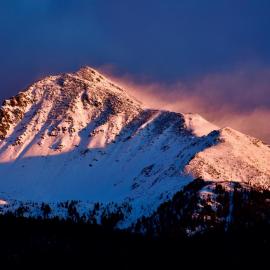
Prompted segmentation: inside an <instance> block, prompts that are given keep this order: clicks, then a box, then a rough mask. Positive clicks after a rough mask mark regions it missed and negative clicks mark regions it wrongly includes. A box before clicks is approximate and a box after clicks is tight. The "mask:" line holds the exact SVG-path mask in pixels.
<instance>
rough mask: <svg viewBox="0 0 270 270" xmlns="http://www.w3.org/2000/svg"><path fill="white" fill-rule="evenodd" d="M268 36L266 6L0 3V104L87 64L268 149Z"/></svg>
mask: <svg viewBox="0 0 270 270" xmlns="http://www.w3.org/2000/svg"><path fill="white" fill-rule="evenodd" d="M269 29H270V1H268V0H260V1H258V0H203V1H202V0H197V1H196V0H166V1H165V0H163V1H162V0H147V1H145V0H134V1H133V0H39V1H37V0H0V82H1V83H0V101H2V100H3V99H5V98H8V97H10V96H12V95H14V94H16V93H17V92H18V91H20V90H22V89H25V88H26V87H27V86H28V85H29V84H31V83H32V82H33V81H35V80H37V79H39V78H41V77H44V76H46V75H49V74H56V73H62V72H70V71H75V70H77V69H79V67H81V66H84V65H89V66H92V67H96V68H97V69H99V70H101V71H103V72H105V73H106V74H108V75H109V76H111V77H113V78H115V79H116V80H118V81H119V82H120V83H123V84H125V85H126V86H127V87H128V88H130V89H131V91H132V92H133V93H134V95H136V96H137V97H138V98H140V99H143V101H144V102H145V103H147V104H149V105H150V106H160V107H164V108H169V109H174V110H177V111H194V112H198V113H201V114H202V115H203V116H205V117H207V118H208V119H209V120H211V121H214V122H215V123H217V124H219V125H221V126H223V125H230V126H232V127H234V128H237V129H239V130H241V131H243V132H246V133H249V134H251V135H254V136H257V137H259V138H261V139H263V140H265V141H267V142H270V125H269V124H267V120H268V119H270V32H269Z"/></svg>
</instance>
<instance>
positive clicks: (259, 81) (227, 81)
mask: <svg viewBox="0 0 270 270" xmlns="http://www.w3.org/2000/svg"><path fill="white" fill-rule="evenodd" d="M101 70H102V72H103V73H105V74H106V75H107V76H109V77H110V78H111V79H112V80H114V81H116V82H117V83H118V84H120V85H122V86H123V87H125V88H126V89H127V90H128V91H129V93H130V94H131V95H133V96H134V97H136V98H137V99H138V100H140V101H142V102H143V104H144V105H145V107H150V108H159V109H167V110H173V111H177V112H194V113H199V114H201V115H202V116H204V117H205V118H206V119H208V120H209V121H211V122H213V123H215V124H217V125H219V126H220V127H223V126H230V127H232V128H235V129H237V130H239V131H241V132H243V133H246V134H249V135H252V136H254V137H257V138H260V139H262V140H263V141H265V142H267V143H270V69H264V68H238V69H235V70H233V71H230V72H224V73H212V74H208V75H205V76H203V77H200V78H195V79H192V80H189V81H185V82H184V81H179V82H176V83H170V84H169V83H168V84H166V83H158V82H149V81H148V82H145V80H143V79H141V78H139V79H138V78H134V77H133V76H131V75H124V76H115V75H113V74H115V70H114V68H113V66H105V67H104V66H103V67H101Z"/></svg>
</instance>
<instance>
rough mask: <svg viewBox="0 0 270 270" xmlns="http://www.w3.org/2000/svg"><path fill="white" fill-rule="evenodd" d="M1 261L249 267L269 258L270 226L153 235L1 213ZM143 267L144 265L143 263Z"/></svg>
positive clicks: (124, 265)
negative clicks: (180, 234) (164, 236)
mask: <svg viewBox="0 0 270 270" xmlns="http://www.w3.org/2000/svg"><path fill="white" fill-rule="evenodd" d="M0 227H1V232H2V235H1V245H0V257H1V264H2V265H4V264H7V265H9V266H21V265H27V266H28V265H31V266H32V265H33V266H36V267H38V268H39V267H42V266H47V265H48V266H56V265H59V266H71V265H72V266H80V265H85V266H88V267H89V268H88V267H87V268H85V269H91V268H92V267H93V266H99V267H102V266H106V265H110V266H118V267H119V268H124V269H130V268H133V267H142V266H146V265H147V266H156V265H160V264H164V265H167V266H173V265H176V266H178V267H177V268H178V269H181V267H182V266H184V265H186V264H188V265H190V266H201V267H206V266H207V267H209V268H212V267H213V266H218V265H219V266H221V265H222V266H224V265H226V266H230V265H234V266H244V265H248V264H250V263H254V264H256V265H260V264H263V263H264V262H267V258H268V257H267V256H268V255H267V254H268V251H269V247H270V245H269V243H270V237H269V227H261V226H258V227H253V228H252V229H251V228H249V229H243V228H241V229H238V230H235V231H234V230H232V231H228V232H226V233H224V232H220V231H212V232H209V233H205V234H204V235H198V236H196V237H191V238H185V237H178V238H175V239H169V238H151V237H147V236H141V235H136V234H131V233H127V232H123V231H122V232H121V231H111V230H109V229H104V228H101V227H99V226H95V225H89V224H78V223H77V224H74V223H71V222H69V221H65V222H64V221H59V220H33V219H25V218H15V217H12V216H9V217H7V216H1V217H0ZM138 269H141V268H138Z"/></svg>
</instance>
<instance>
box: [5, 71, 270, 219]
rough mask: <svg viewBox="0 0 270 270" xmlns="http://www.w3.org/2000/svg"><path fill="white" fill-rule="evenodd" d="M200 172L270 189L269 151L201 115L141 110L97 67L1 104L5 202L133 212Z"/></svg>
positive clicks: (51, 79) (148, 207) (137, 213)
mask: <svg viewBox="0 0 270 270" xmlns="http://www.w3.org/2000/svg"><path fill="white" fill-rule="evenodd" d="M199 176H201V177H203V178H204V179H207V180H213V181H238V182H245V183H251V184H253V185H257V186H263V187H266V188H269V186H270V148H269V146H267V145H265V144H263V143H262V142H261V141H259V140H257V139H254V138H252V137H249V136H247V135H244V134H241V133H239V132H237V131H234V130H233V129H230V128H223V129H219V128H218V127H216V126H215V125H213V124H211V123H209V122H208V121H206V120H205V119H203V118H202V117H201V116H199V115H197V114H181V113H174V112H168V111H160V110H152V109H143V107H142V106H141V103H140V102H139V101H137V100H135V99H134V98H133V97H131V96H129V95H128V93H127V92H126V91H125V90H123V89H122V88H121V87H119V86H117V85H115V84H114V83H113V82H111V81H110V80H108V79H106V78H105V77H104V76H103V75H101V74H100V73H98V72H97V71H96V70H94V69H92V68H89V67H84V68H82V69H80V70H79V71H78V72H76V73H70V74H62V75H57V76H50V77H47V78H44V79H42V80H40V81H38V82H36V83H34V84H33V85H32V86H30V87H29V88H28V89H27V90H26V91H24V92H20V93H19V94H18V95H17V96H15V97H13V98H11V99H9V100H6V101H5V102H4V104H3V106H2V108H1V110H0V199H2V200H7V201H9V200H12V199H16V200H21V201H26V200H31V201H38V202H41V201H47V202H59V201H64V200H71V199H75V200H81V201H89V202H97V201H98V202H102V203H105V204H106V203H109V202H116V203H121V202H125V201H128V202H130V203H131V204H132V205H133V208H134V210H133V216H134V217H133V218H134V219H135V218H136V217H137V216H140V215H143V214H147V213H149V212H151V211H152V210H153V209H155V208H156V207H157V206H158V205H159V204H160V203H161V202H163V201H164V200H166V199H167V198H169V197H171V196H172V195H173V194H174V193H175V192H176V191H178V190H179V189H181V187H183V186H184V185H186V184H187V183H188V182H190V181H191V180H192V179H194V178H195V177H199Z"/></svg>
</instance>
